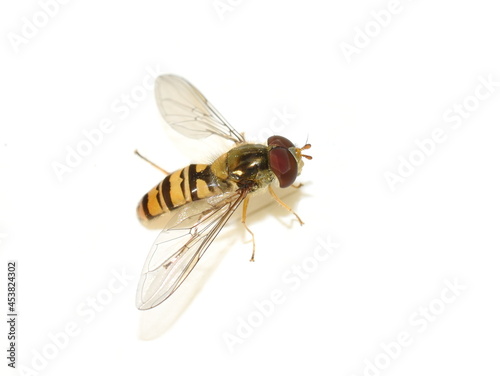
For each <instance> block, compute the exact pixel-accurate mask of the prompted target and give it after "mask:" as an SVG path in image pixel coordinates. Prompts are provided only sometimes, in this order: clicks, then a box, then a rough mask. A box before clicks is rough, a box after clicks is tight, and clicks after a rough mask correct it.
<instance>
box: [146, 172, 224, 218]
mask: <svg viewBox="0 0 500 376" xmlns="http://www.w3.org/2000/svg"><path fill="white" fill-rule="evenodd" d="M219 193H222V192H221V190H220V188H219V187H218V185H217V183H216V178H215V177H214V176H213V174H212V171H211V168H210V165H205V164H192V165H189V166H187V167H185V168H183V169H181V170H177V171H175V172H173V173H171V174H170V175H168V176H167V177H166V178H165V179H163V181H161V182H160V183H159V184H158V185H157V186H155V187H154V188H153V189H151V190H150V191H149V192H148V193H147V194H146V195H144V197H143V198H142V200H141V201H140V202H139V205H138V207H137V215H138V216H139V219H140V220H141V221H149V220H151V219H154V218H156V217H158V216H160V215H162V214H164V213H168V212H170V211H172V210H174V209H177V208H179V207H181V206H183V205H185V204H187V203H189V202H191V201H196V200H201V199H204V198H207V197H211V196H214V195H217V194H219Z"/></svg>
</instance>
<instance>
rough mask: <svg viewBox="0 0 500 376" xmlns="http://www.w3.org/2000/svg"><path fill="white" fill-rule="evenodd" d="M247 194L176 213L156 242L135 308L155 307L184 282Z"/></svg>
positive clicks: (235, 194) (226, 196)
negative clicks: (193, 211)
mask: <svg viewBox="0 0 500 376" xmlns="http://www.w3.org/2000/svg"><path fill="white" fill-rule="evenodd" d="M246 195H247V193H246V191H242V192H240V191H238V192H231V193H224V194H222V195H220V196H217V197H216V198H215V199H213V200H205V202H196V203H195V204H198V205H197V206H196V213H190V212H191V210H192V209H189V206H190V205H186V207H185V208H181V209H179V210H180V211H179V213H178V214H176V215H175V216H174V217H173V218H172V219H171V220H170V221H169V223H168V224H167V226H166V228H165V229H164V230H163V231H162V232H161V233H160V235H159V236H158V238H156V240H155V242H154V244H153V247H152V248H151V250H150V252H149V255H148V257H147V259H146V262H145V264H144V268H143V270H142V275H141V279H140V281H139V287H138V289H137V299H136V305H137V308H139V309H142V310H145V309H150V308H153V307H156V306H157V305H158V304H160V303H161V302H163V301H164V300H165V299H167V298H168V297H169V296H170V295H172V293H173V292H174V291H175V290H176V289H177V288H178V287H179V286H180V285H181V284H182V282H184V280H185V279H186V277H187V276H188V275H189V273H190V272H191V271H192V270H193V268H194V267H195V265H196V264H197V263H198V261H199V260H200V258H201V256H203V254H204V253H205V251H206V250H207V248H208V247H209V246H210V244H211V243H212V241H213V240H214V239H215V237H216V236H217V234H218V233H219V231H220V230H221V229H222V227H224V225H225V224H226V222H227V220H228V219H229V218H230V217H231V215H232V214H233V213H234V211H235V210H236V208H237V207H238V206H239V205H240V204H241V202H242V201H243V200H244V199H245V197H246Z"/></svg>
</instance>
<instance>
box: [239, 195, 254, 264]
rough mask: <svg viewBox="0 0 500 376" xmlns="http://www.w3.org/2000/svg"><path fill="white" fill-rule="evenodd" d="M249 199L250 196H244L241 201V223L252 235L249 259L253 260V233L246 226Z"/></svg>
mask: <svg viewBox="0 0 500 376" xmlns="http://www.w3.org/2000/svg"><path fill="white" fill-rule="evenodd" d="M249 201H250V197H248V196H247V197H245V200H244V201H243V213H242V215H241V223H243V226H245V228H246V230H247V231H248V232H249V233H250V235H252V244H253V248H252V257H251V258H250V261H252V262H253V261H255V258H254V257H255V236H254V234H253V232H252V231H251V230H250V229H249V228H248V226H247V223H246V221H247V208H248V202H249Z"/></svg>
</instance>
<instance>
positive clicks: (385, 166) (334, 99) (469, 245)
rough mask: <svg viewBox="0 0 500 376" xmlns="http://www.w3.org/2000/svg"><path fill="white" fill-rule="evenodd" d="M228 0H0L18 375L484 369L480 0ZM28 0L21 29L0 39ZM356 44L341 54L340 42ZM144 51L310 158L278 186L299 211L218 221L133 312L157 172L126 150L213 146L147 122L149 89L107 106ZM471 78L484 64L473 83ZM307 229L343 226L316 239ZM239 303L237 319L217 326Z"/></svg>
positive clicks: (178, 158)
mask: <svg viewBox="0 0 500 376" xmlns="http://www.w3.org/2000/svg"><path fill="white" fill-rule="evenodd" d="M42 1H43V0H42ZM226 1H227V2H226ZM226 1H221V2H219V4H228V5H227V6H228V8H227V10H226V11H223V10H220V9H219V11H217V10H216V9H215V7H214V3H213V2H212V1H211V0H206V1H190V2H187V1H186V2H181V1H176V2H174V1H152V0H149V1H140V2H139V1H128V2H125V1H106V2H98V1H85V2H81V1H70V2H68V3H67V4H63V5H62V4H61V5H58V8H57V9H56V8H54V5H52V8H50V9H51V10H50V12H51V13H52V15H50V16H44V15H43V14H40V13H39V12H49V11H47V10H45V11H43V10H42V8H41V5H40V3H39V2H37V1H24V2H16V3H15V4H14V3H9V4H8V5H7V3H5V4H3V5H2V6H1V8H2V9H1V11H0V18H1V25H2V34H3V36H4V37H3V39H2V41H3V42H2V45H1V50H2V59H1V62H0V64H1V68H2V69H1V70H0V75H1V88H0V93H1V102H2V104H3V106H2V111H1V112H0V123H1V131H0V176H1V179H2V184H1V188H0V190H1V196H0V205H1V211H0V235H1V238H0V239H1V241H2V243H1V244H0V255H1V259H2V261H1V265H0V269H1V273H0V276H1V281H0V292H1V294H0V299H1V300H0V302H1V303H0V304H1V305H2V307H3V308H0V311H1V312H6V310H7V305H6V295H5V292H6V288H7V287H6V283H7V277H6V268H7V266H6V265H7V260H9V259H10V260H17V263H18V286H19V287H18V288H19V289H18V299H19V303H18V306H17V309H18V311H19V315H20V316H19V317H18V320H19V321H18V334H19V339H18V353H17V354H18V366H19V365H23V366H24V367H26V369H28V368H29V369H31V370H32V371H31V373H22V374H33V375H35V374H41V375H42V374H50V375H67V374H72V375H87V374H98V375H107V374H110V375H111V374H113V375H114V374H118V373H123V374H135V375H136V374H141V375H143V374H175V375H188V374H189V375H193V374H205V373H212V374H213V373H217V374H219V375H233V374H240V375H255V374H263V375H270V374H291V375H299V374H317V375H363V374H370V375H377V374H379V373H380V374H387V375H391V374H392V375H400V374H401V375H422V374H425V375H441V374H455V375H469V374H494V373H495V372H496V373H498V369H499V366H498V353H499V350H500V345H499V341H498V338H499V336H500V324H499V319H498V317H500V303H499V299H498V286H499V283H500V278H499V273H498V267H499V263H498V261H499V257H498V252H499V250H500V248H499V245H500V241H499V237H498V229H499V224H500V223H499V222H500V220H499V212H500V201H499V198H498V192H500V189H499V188H500V184H499V179H498V161H499V156H500V152H499V148H498V142H499V139H498V136H499V135H500V132H499V131H498V124H499V120H500V116H499V111H498V108H499V103H500V93H499V92H500V87H499V86H498V82H499V81H500V68H499V67H500V50H499V48H498V46H499V35H500V23H499V22H498V10H497V9H496V8H495V7H494V5H493V4H494V2H491V1H486V0H482V1H474V2H472V1H440V2H433V1H429V0H427V1H424V0H419V1H409V0H401V2H400V3H399V5H397V6H396V7H395V9H396V12H397V13H392V14H391V16H390V18H389V17H388V16H387V9H388V8H390V9H391V10H394V9H393V8H392V6H390V5H389V2H387V1H356V2H353V1H336V2H328V1H310V2H298V1H284V0H282V1H274V2H264V1H228V0H226ZM52 4H54V3H52ZM57 4H59V3H57ZM231 4H232V5H231ZM373 12H375V13H373ZM376 15H378V16H376ZM44 17H45V18H44ZM34 18H36V20H35V21H36V22H37V23H38V24H39V25H40V26H39V27H37V31H36V34H34V33H35V31H33V30H31V33H33V35H25V36H27V38H26V39H25V40H24V42H23V43H21V44H20V45H16V43H13V42H12V40H13V38H15V36H13V35H14V34H16V35H17V36H18V38H20V37H23V32H24V33H27V32H29V31H30V30H29V27H28V26H26V22H31V21H33V19H34ZM376 18H378V19H379V21H376ZM381 22H382V23H385V25H384V26H380V23H381ZM44 23H46V25H44ZM377 25H379V26H377ZM366 28H368V32H369V33H371V35H372V36H368V37H366V36H365V37H363V36H361V35H360V33H361V32H363V33H364V30H366ZM366 38H368V40H367V39H366ZM17 40H18V41H19V39H17ZM343 43H344V44H343ZM356 43H357V46H358V47H359V49H357V50H356V53H354V54H352V55H350V56H349V58H347V57H346V54H345V53H344V52H343V50H342V47H341V46H342V45H343V46H344V48H345V46H346V44H349V45H351V46H353V48H354V47H356ZM363 43H365V44H366V46H363V45H362V44H363ZM358 47H356V48H358ZM148 69H149V70H154V71H157V72H158V73H175V74H178V75H181V76H183V77H185V78H187V79H188V80H189V81H191V82H192V83H193V84H194V85H196V86H197V87H198V88H199V89H200V90H201V91H202V92H203V93H204V94H205V95H206V96H207V97H208V98H209V99H210V101H211V102H212V103H213V104H214V105H215V106H216V107H217V108H218V110H219V111H220V112H221V113H222V114H223V115H224V116H225V117H226V118H227V119H228V120H229V121H230V122H231V123H232V124H233V126H235V128H237V129H238V130H241V131H245V132H246V134H247V135H248V137H250V138H254V139H258V138H259V137H260V136H264V138H263V139H261V140H260V141H265V138H266V137H267V134H268V133H267V132H271V131H278V133H280V134H282V135H284V136H286V137H288V138H290V139H292V140H293V141H294V142H296V143H297V144H298V145H299V146H301V145H303V143H305V141H306V139H307V138H308V141H309V142H310V143H311V144H312V149H311V150H310V154H311V155H313V156H314V159H313V160H312V161H306V162H305V167H304V170H303V174H302V175H301V177H300V179H299V180H300V181H301V182H304V183H305V186H304V187H303V188H302V189H301V190H300V191H299V192H295V194H292V196H290V197H289V198H288V199H285V200H286V201H287V202H288V203H289V204H290V205H291V206H293V207H294V209H295V210H296V211H297V212H298V213H299V214H300V215H301V217H302V218H303V220H304V222H305V223H306V224H305V226H303V227H300V226H299V225H298V223H297V222H296V221H295V220H294V218H293V216H291V215H289V214H288V213H286V212H285V211H284V210H282V209H281V208H279V207H278V206H276V205H271V206H267V207H266V210H261V211H259V212H258V213H257V214H253V215H252V216H250V218H249V225H250V226H251V229H252V230H253V231H254V233H255V234H256V239H257V254H256V262H255V263H250V262H248V259H249V257H250V253H251V244H250V243H249V242H248V240H249V237H248V235H247V234H245V232H244V231H243V230H242V229H241V227H240V226H239V225H238V223H237V220H236V221H233V223H232V224H230V225H229V226H228V228H226V230H225V231H224V235H223V239H220V241H219V242H217V243H214V245H213V247H212V249H211V250H210V252H209V253H210V254H212V255H217V257H215V264H216V265H215V266H214V267H211V268H208V267H207V269H211V272H210V273H208V274H207V275H208V277H206V278H204V281H202V282H204V283H202V287H200V288H199V291H198V294H197V295H196V297H192V298H189V296H190V295H189V294H188V291H187V287H189V286H187V287H186V291H185V295H183V291H178V296H174V297H175V299H176V300H172V302H167V305H165V306H163V307H159V308H158V309H157V310H155V311H156V312H152V313H151V312H149V313H148V314H147V315H143V314H141V313H140V312H139V311H137V309H136V308H135V304H134V300H135V289H136V285H137V281H138V278H139V273H140V270H141V268H142V263H143V260H144V258H145V257H146V255H147V252H148V250H149V247H150V244H151V243H152V242H153V240H154V238H155V236H156V234H157V232H158V231H157V230H156V231H155V230H148V229H145V228H144V227H142V226H141V225H140V224H139V223H138V221H137V220H136V216H135V207H136V204H137V202H138V201H139V199H140V198H141V197H142V195H143V194H144V193H145V192H147V191H148V190H149V189H150V188H151V187H152V186H154V185H155V184H156V183H157V182H158V181H160V179H162V174H161V173H160V172H159V171H157V170H155V169H154V168H152V167H150V166H149V165H147V164H146V163H144V162H143V161H141V160H140V159H139V158H137V157H136V156H134V154H133V151H134V149H136V148H137V149H139V150H140V151H141V152H142V153H144V154H145V155H147V156H148V157H149V158H150V159H152V160H154V161H155V162H156V163H158V164H160V165H161V166H163V167H164V168H166V169H170V170H173V169H176V168H180V167H183V166H185V165H186V164H188V163H190V162H199V161H200V159H199V157H198V155H199V154H203V152H204V153H205V156H207V155H208V158H210V157H211V156H212V155H215V154H217V151H214V150H213V149H209V150H208V151H204V150H205V147H204V145H203V144H202V143H194V144H193V142H192V141H191V143H189V141H185V144H184V142H183V139H182V137H177V138H175V136H173V135H172V134H171V133H168V132H165V130H164V127H163V123H162V119H161V118H160V115H159V113H158V111H157V109H156V104H155V102H154V98H153V95H152V92H150V91H148V92H147V95H146V96H145V97H144V98H142V97H141V98H140V99H141V100H138V101H136V102H135V103H134V106H135V108H133V109H131V111H130V112H129V113H127V114H126V115H125V113H124V112H122V113H120V112H117V111H116V108H115V109H113V107H112V106H113V103H115V102H116V101H117V100H118V101H120V100H121V98H122V96H124V95H130V93H131V92H133V91H134V90H135V93H136V95H138V93H139V94H140V93H141V90H142V89H141V85H142V82H143V80H146V81H145V82H146V83H148V82H150V81H148V79H150V78H151V77H150V78H148V74H149V73H148V72H149V71H148ZM479 77H482V78H483V80H488V78H489V79H490V80H492V81H493V82H497V84H496V85H497V86H496V87H495V86H492V87H490V91H488V90H487V89H486V88H484V87H483V88H480V89H479V92H478V93H479V95H480V97H481V98H482V99H477V98H476V99H475V98H474V95H475V94H476V88H477V87H478V85H481V81H480V78H479ZM142 92H145V90H143V91H142ZM486 97H487V98H486ZM464 101H465V102H466V103H465V106H466V108H468V111H466V112H465V113H464V115H462V116H461V117H458V118H455V121H451V120H448V122H447V121H446V120H444V118H443V116H446V114H448V115H450V111H454V105H455V106H456V105H460V106H463V105H464ZM455 108H457V107H455ZM283 111H286V113H288V114H290V115H289V116H290V117H289V118H288V120H287V121H286V122H285V123H283V122H282V121H279V120H278V121H276V119H274V118H275V117H276V112H283ZM292 115H293V116H292ZM455 116H456V115H455ZM103 119H110V120H111V121H112V124H113V125H112V127H113V128H112V131H111V132H110V133H108V134H105V135H104V136H103V139H102V141H101V142H100V143H99V145H97V146H94V147H93V149H92V150H91V151H90V152H89V154H88V155H87V156H85V157H83V158H82V160H81V161H80V162H79V163H78V164H77V166H75V167H74V168H72V171H71V172H67V173H65V174H64V175H63V177H62V179H58V177H57V175H56V173H55V172H54V170H53V166H54V163H55V162H57V163H61V164H64V163H65V159H66V158H67V153H68V147H69V148H73V149H74V148H76V147H77V145H79V143H81V142H82V140H85V136H84V135H83V132H84V131H87V132H90V131H91V130H93V129H96V128H98V126H99V124H100V122H101V121H103ZM454 125H456V126H457V127H456V128H457V129H453V126H454ZM458 125H459V126H458ZM439 129H442V130H443V132H444V136H443V137H445V138H446V140H445V142H443V143H441V144H437V145H434V147H433V150H432V153H431V154H430V155H429V156H425V157H423V159H422V155H423V154H421V152H420V154H419V152H418V150H419V149H418V148H417V146H416V141H417V140H420V141H422V140H424V139H427V138H429V137H431V135H432V134H433V132H439ZM174 140H175V142H174ZM186 145H187V146H186ZM429 147H430V146H429ZM415 150H417V151H416V152H415ZM412 153H413V154H412ZM411 155H413V158H414V161H417V162H418V163H420V162H421V164H420V165H419V166H417V167H415V169H414V171H413V172H412V173H409V172H408V171H407V170H406V172H407V174H406V175H407V177H406V178H404V179H402V180H404V181H403V182H400V183H398V184H396V185H395V189H394V190H391V188H390V185H389V184H388V182H387V180H386V176H385V175H387V172H391V173H393V174H398V166H399V165H400V163H401V162H400V161H401V159H400V157H402V158H404V159H406V160H408V158H410V156H411ZM419 155H420V157H421V158H420V159H419V158H418V157H419ZM399 168H401V167H399ZM403 173H404V171H403ZM257 201H259V199H255V200H254V201H253V203H254V204H256V203H257ZM251 205H252V202H251ZM322 242H323V243H322ZM324 242H334V243H335V242H338V244H339V246H338V247H337V248H336V249H335V250H334V252H333V253H332V254H331V256H330V257H323V258H325V259H324V260H322V261H314V259H313V256H314V255H315V251H316V255H317V256H318V255H322V256H325V253H324V251H325V249H324V247H323V248H321V247H322V246H321V244H324ZM225 243H226V244H229V246H223V244H225ZM318 247H319V248H318ZM220 250H222V251H221V252H220V253H219V252H218V251H220ZM318 252H319V253H318ZM294 265H295V266H294ZM304 266H305V267H306V269H308V270H309V273H305V274H301V275H302V277H295V278H296V279H295V281H296V282H294V283H291V282H290V280H289V279H287V278H290V276H291V273H293V270H295V269H294V268H296V267H301V268H303V267H304ZM200 268H204V267H203V266H201V267H200ZM122 273H123V274H124V275H125V277H123V278H124V279H123V281H122V282H120V281H119V280H117V279H116V276H115V275H116V274H122ZM287 281H288V282H287ZM297 281H300V287H299V288H298V289H296V288H295V287H296V286H297V285H296V284H295V283H298V282H297ZM453 283H456V284H458V285H459V286H465V289H463V290H460V288H461V287H460V288H459V289H456V290H455V293H453V291H452V290H446V289H447V288H448V287H447V285H449V284H453ZM110 287H111V289H112V290H113V291H115V292H114V293H111V292H109V288H110ZM274 290H279V291H281V293H282V295H283V297H282V299H281V300H280V301H279V303H277V304H275V306H274V308H273V309H272V312H270V313H268V315H267V317H264V318H263V319H262V320H259V318H262V317H263V316H262V314H260V313H259V311H257V309H256V307H255V302H263V301H264V300H269V299H270V296H271V295H272V292H273V291H274ZM442 294H444V295H442ZM174 297H173V298H174ZM92 299H97V303H96V304H97V305H96V306H95V307H96V308H94V309H91V308H90V306H88V304H89V302H91V301H92ZM106 299H108V300H106ZM182 299H184V300H187V301H188V302H189V301H191V304H190V305H189V306H188V307H185V306H186V305H187V303H186V302H182V301H181V300H182ZM190 299H191V300H190ZM443 299H444V300H443ZM177 301H179V302H178V303H177ZM103 302H105V303H106V304H104V303H103ZM429 305H430V308H429ZM165 307H166V308H165ZM181 308H182V309H181ZM268 309H269V308H268ZM422 309H427V310H429V314H428V316H427V317H428V318H424V316H423V313H422V312H423V311H422ZM269 311H270V309H269ZM174 313H179V314H180V317H179V318H178V319H177V320H176V321H175V322H174V323H173V324H172V325H171V326H170V327H169V328H167V326H169V325H167V322H168V320H170V318H169V316H171V315H172V314H174ZM429 315H430V316H429ZM249 316H250V318H251V320H254V321H253V324H252V325H253V326H254V327H255V328H254V329H252V330H253V331H252V332H251V333H249V332H248V328H247V333H246V337H247V338H244V339H242V340H241V343H238V344H236V345H234V346H228V344H227V342H226V341H225V339H224V338H225V337H224V336H225V335H227V334H232V335H237V329H238V326H240V331H241V326H242V325H243V324H242V322H243V321H245V322H247V321H248V318H249ZM1 321H2V322H5V321H6V316H5V317H4V318H1ZM68 325H69V327H70V329H71V328H72V329H71V330H72V331H71V330H70V331H71V333H72V335H73V336H72V337H71V338H67V336H66V335H64V334H61V333H62V332H63V331H64V330H65V328H67V327H68ZM1 328H2V329H1V330H0V333H1V334H0V338H1V340H0V343H1V344H2V351H1V353H2V354H4V355H5V354H6V351H5V350H4V349H5V348H6V347H7V338H6V337H7V335H6V333H7V330H8V328H7V326H6V325H5V324H4V325H2V326H1ZM401 332H403V337H404V335H405V334H404V333H406V340H404V341H403V342H404V345H405V346H401V345H396V344H394V342H395V341H397V340H398V337H399V336H400V333H401ZM240 334H241V333H240ZM153 337H154V338H153ZM54 338H57V339H54ZM54 342H56V344H58V345H59V347H55V346H56V344H54ZM384 345H386V346H385V347H386V348H387V347H389V350H387V349H386V350H384ZM389 353H390V355H392V357H390V356H389V355H387V354H389ZM40 354H41V355H40ZM44 354H45V355H44ZM41 356H44V357H45V359H46V358H47V357H48V358H51V359H48V360H47V359H46V360H45V361H44V360H41ZM1 358H2V360H0V362H1V369H2V372H1V374H2V375H3V374H6V372H4V371H5V369H6V368H7V367H6V362H7V361H6V359H5V357H4V356H2V357H1ZM369 364H371V365H369ZM375 367H376V368H375ZM382 368H384V369H382ZM11 374H17V373H16V372H12V373H11Z"/></svg>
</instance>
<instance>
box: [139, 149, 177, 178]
mask: <svg viewBox="0 0 500 376" xmlns="http://www.w3.org/2000/svg"><path fill="white" fill-rule="evenodd" d="M134 153H135V154H137V155H138V156H139V157H140V158H142V159H143V160H145V161H146V162H148V163H149V164H150V165H151V166H153V167H156V168H157V169H158V170H160V171H161V172H163V173H164V174H165V175H170V172H168V171H166V170H164V169H163V168H161V167H160V166H158V165H157V164H156V163H153V162H151V161H150V160H149V159H147V158H146V157H145V156H143V155H142V154H141V153H139V152H138V151H137V150H134Z"/></svg>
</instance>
